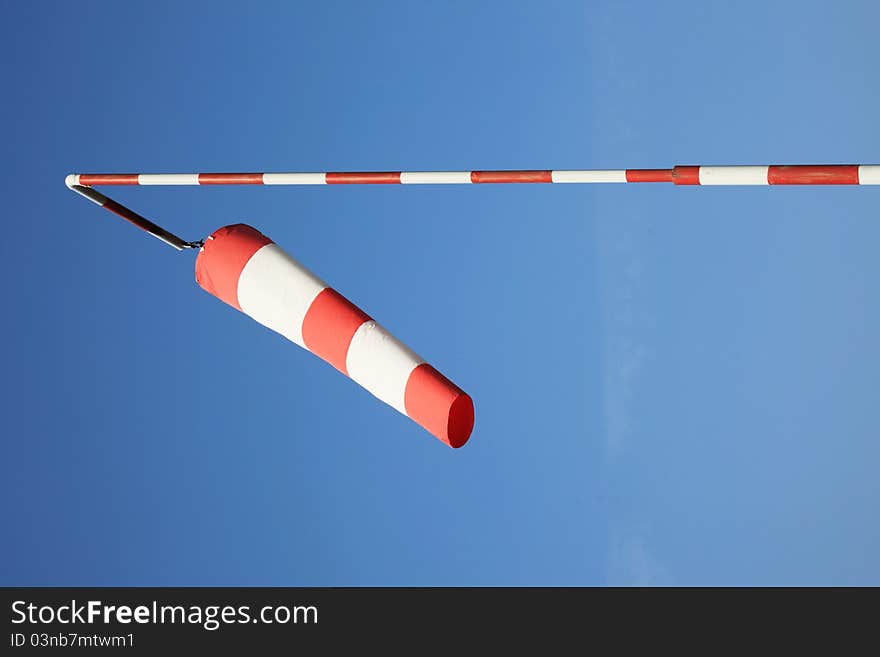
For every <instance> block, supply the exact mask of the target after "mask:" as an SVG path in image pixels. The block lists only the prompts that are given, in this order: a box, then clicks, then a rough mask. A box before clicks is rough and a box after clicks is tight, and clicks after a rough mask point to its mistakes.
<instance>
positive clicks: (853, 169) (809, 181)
mask: <svg viewBox="0 0 880 657" xmlns="http://www.w3.org/2000/svg"><path fill="white" fill-rule="evenodd" d="M767 182H769V183H770V184H771V185H858V184H859V167H858V165H856V164H832V165H826V166H817V165H808V164H798V165H793V166H771V167H770V168H769V170H768V171H767Z"/></svg>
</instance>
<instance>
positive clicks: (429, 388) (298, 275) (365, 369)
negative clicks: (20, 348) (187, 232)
mask: <svg viewBox="0 0 880 657" xmlns="http://www.w3.org/2000/svg"><path fill="white" fill-rule="evenodd" d="M196 281H197V282H198V284H199V285H200V286H201V287H202V288H203V289H204V290H205V291H206V292H209V293H211V294H213V295H214V296H216V297H217V298H218V299H220V300H221V301H225V302H226V303H228V304H229V305H230V306H233V307H235V308H237V309H238V310H240V311H242V312H243V313H245V314H246V315H249V316H250V317H252V318H253V319H255V320H256V321H258V322H259V323H260V324H263V325H264V326H266V327H268V328H270V329H272V330H273V331H277V332H278V333H280V334H281V335H283V336H284V337H286V338H288V339H289V340H291V341H293V342H295V343H296V344H298V345H299V346H300V347H303V348H304V349H308V350H309V351H311V352H312V353H313V354H315V355H316V356H319V357H320V358H323V359H324V360H325V361H327V362H328V363H330V364H331V365H332V366H333V367H335V368H336V369H338V370H339V371H340V372H342V373H343V374H345V375H346V376H349V377H351V378H352V379H354V381H355V382H357V383H358V384H360V385H361V386H363V387H364V388H366V389H367V390H368V391H369V392H370V393H372V394H373V395H375V396H376V397H378V398H379V399H381V400H382V401H383V402H385V403H386V404H389V405H390V406H393V407H394V408H396V409H397V410H398V411H400V412H401V413H403V414H404V415H406V416H407V417H409V418H410V419H412V420H413V421H415V422H416V423H418V424H419V425H421V426H422V427H424V428H425V429H427V430H428V431H429V432H430V433H432V434H433V435H434V436H436V437H437V438H439V439H440V440H442V441H443V442H444V443H446V444H447V445H449V446H451V447H461V446H462V445H464V444H465V443H466V442H467V440H468V438H469V437H470V434H471V430H472V429H473V425H474V405H473V401H472V400H471V398H470V396H469V395H468V394H466V393H465V392H463V391H462V390H461V388H459V387H458V386H456V385H455V384H454V383H452V382H451V381H450V380H449V379H447V378H446V377H445V376H443V375H442V374H440V372H438V371H437V370H436V369H434V368H433V367H431V366H430V365H428V364H427V363H425V362H424V361H423V360H422V359H421V358H419V357H418V356H417V355H416V354H415V353H413V352H412V351H411V350H410V349H409V348H408V347H407V346H406V345H404V344H403V343H401V342H400V341H399V340H397V338H395V337H394V336H393V335H391V334H390V333H389V332H388V331H386V330H385V329H384V328H382V326H381V325H379V324H378V323H377V322H375V321H374V320H373V319H371V318H370V317H369V316H368V315H367V314H366V313H365V312H363V311H362V310H361V309H360V308H358V307H357V306H355V305H354V304H353V303H351V302H350V301H349V300H348V299H346V298H345V297H343V296H342V295H341V294H339V293H338V292H337V291H336V290H334V289H333V288H330V287H328V286H327V285H326V284H325V283H324V282H323V281H322V280H321V279H320V278H318V277H317V276H315V275H314V274H313V273H312V272H310V271H309V270H308V269H306V268H305V267H303V266H302V265H301V264H300V263H299V262H297V261H296V260H295V259H293V258H292V257H291V256H289V255H288V254H287V253H285V252H284V251H282V250H281V249H280V248H278V246H277V245H276V244H275V243H274V242H272V240H270V239H269V238H268V237H266V236H265V235H263V234H262V233H260V232H259V231H258V230H256V229H255V228H252V227H250V226H247V225H245V224H236V225H232V226H225V227H223V228H220V229H219V230H217V231H215V232H214V233H212V234H211V236H210V237H208V239H207V240H205V245H204V247H203V248H202V249H201V250H200V251H199V254H198V257H197V258H196Z"/></svg>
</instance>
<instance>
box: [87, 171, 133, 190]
mask: <svg viewBox="0 0 880 657" xmlns="http://www.w3.org/2000/svg"><path fill="white" fill-rule="evenodd" d="M79 184H80V185H85V186H86V187H91V186H92V185H137V184H138V174H136V173H82V174H80V176H79Z"/></svg>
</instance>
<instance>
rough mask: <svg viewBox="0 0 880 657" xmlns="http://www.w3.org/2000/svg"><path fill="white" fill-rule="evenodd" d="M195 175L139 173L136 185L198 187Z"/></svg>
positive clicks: (197, 179)
mask: <svg viewBox="0 0 880 657" xmlns="http://www.w3.org/2000/svg"><path fill="white" fill-rule="evenodd" d="M198 184H199V174H197V173H139V174H138V185H198Z"/></svg>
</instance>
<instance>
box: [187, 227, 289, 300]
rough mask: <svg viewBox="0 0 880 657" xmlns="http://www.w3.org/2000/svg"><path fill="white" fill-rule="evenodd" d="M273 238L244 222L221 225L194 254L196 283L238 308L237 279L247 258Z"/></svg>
mask: <svg viewBox="0 0 880 657" xmlns="http://www.w3.org/2000/svg"><path fill="white" fill-rule="evenodd" d="M271 243H272V240H270V239H269V238H268V237H266V236H265V235H263V234H262V233H261V232H260V231H258V230H256V229H255V228H251V227H250V226H247V225H245V224H235V225H233V226H224V227H223V228H220V229H218V230H216V231H214V232H213V233H212V234H211V237H209V238H208V239H206V240H205V245H204V246H203V247H202V248H201V249H200V250H199V255H198V256H196V282H198V284H199V285H201V286H202V289H204V290H205V291H206V292H210V293H211V294H213V295H214V296H215V297H217V298H219V299H221V300H222V301H225V302H226V303H228V304H229V305H230V306H234V307H235V308H238V309H239V310H241V306H239V305H238V279H239V277H240V276H241V272H242V270H243V269H244V266H245V265H246V264H247V262H248V260H250V259H251V257H252V256H253V255H254V254H255V253H256V252H257V251H259V250H260V249H262V248H263V247H264V246H266V245H267V244H271Z"/></svg>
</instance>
